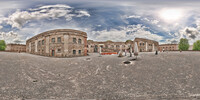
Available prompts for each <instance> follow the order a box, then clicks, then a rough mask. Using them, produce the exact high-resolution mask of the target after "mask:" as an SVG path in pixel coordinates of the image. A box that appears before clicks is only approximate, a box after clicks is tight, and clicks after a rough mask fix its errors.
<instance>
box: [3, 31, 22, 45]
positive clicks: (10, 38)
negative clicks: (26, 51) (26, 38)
mask: <svg viewBox="0 0 200 100" xmlns="http://www.w3.org/2000/svg"><path fill="white" fill-rule="evenodd" d="M20 38H21V36H19V35H18V34H17V33H16V32H13V31H10V32H7V33H6V32H0V40H5V41H6V43H15V41H16V40H17V39H18V40H21V39H20ZM21 41H22V40H21Z"/></svg>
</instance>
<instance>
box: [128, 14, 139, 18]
mask: <svg viewBox="0 0 200 100" xmlns="http://www.w3.org/2000/svg"><path fill="white" fill-rule="evenodd" d="M125 18H141V16H137V15H131V16H125Z"/></svg>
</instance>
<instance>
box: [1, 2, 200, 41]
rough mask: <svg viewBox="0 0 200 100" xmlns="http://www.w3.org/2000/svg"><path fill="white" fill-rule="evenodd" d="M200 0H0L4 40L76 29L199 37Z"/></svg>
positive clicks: (95, 34) (102, 34) (98, 34)
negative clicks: (49, 31)
mask: <svg viewBox="0 0 200 100" xmlns="http://www.w3.org/2000/svg"><path fill="white" fill-rule="evenodd" d="M199 5H200V0H0V40H5V41H6V43H21V44H25V43H26V40H27V39H29V38H31V37H33V36H35V35H37V34H39V33H42V32H45V31H48V30H54V29H75V30H81V31H84V32H87V35H88V39H89V40H95V41H107V40H112V41H122V42H123V41H126V40H134V38H137V37H138V38H146V39H151V40H155V41H158V42H159V43H160V44H165V43H178V42H179V40H180V39H181V38H187V39H188V40H189V43H190V44H193V43H194V42H195V41H197V40H200V34H199V32H200V10H199V9H200V6H199Z"/></svg>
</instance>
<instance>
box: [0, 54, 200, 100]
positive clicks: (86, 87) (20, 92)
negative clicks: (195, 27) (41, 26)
mask: <svg viewBox="0 0 200 100" xmlns="http://www.w3.org/2000/svg"><path fill="white" fill-rule="evenodd" d="M133 58H134V57H128V56H126V57H121V58H119V57H117V55H110V56H102V57H99V55H98V54H90V56H85V57H76V58H51V57H43V56H38V55H31V54H26V53H9V52H0V100H13V99H14V100H15V99H16V100H24V99H25V100H26V99H31V100H38V99H45V100H49V99H50V100H54V99H55V100H88V99H90V100H160V99H162V100H188V99H189V100H191V99H192V100H196V99H200V75H199V73H200V52H182V53H180V52H168V53H167V52H165V53H159V55H154V53H140V54H139V57H138V59H137V60H134V61H131V62H130V64H124V63H123V62H124V61H129V60H131V59H133Z"/></svg>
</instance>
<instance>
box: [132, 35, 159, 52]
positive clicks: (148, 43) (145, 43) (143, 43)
mask: <svg viewBox="0 0 200 100" xmlns="http://www.w3.org/2000/svg"><path fill="white" fill-rule="evenodd" d="M135 42H137V45H138V50H139V52H154V51H156V50H158V48H159V43H158V42H157V41H154V40H149V39H144V38H135V40H134V43H135Z"/></svg>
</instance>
